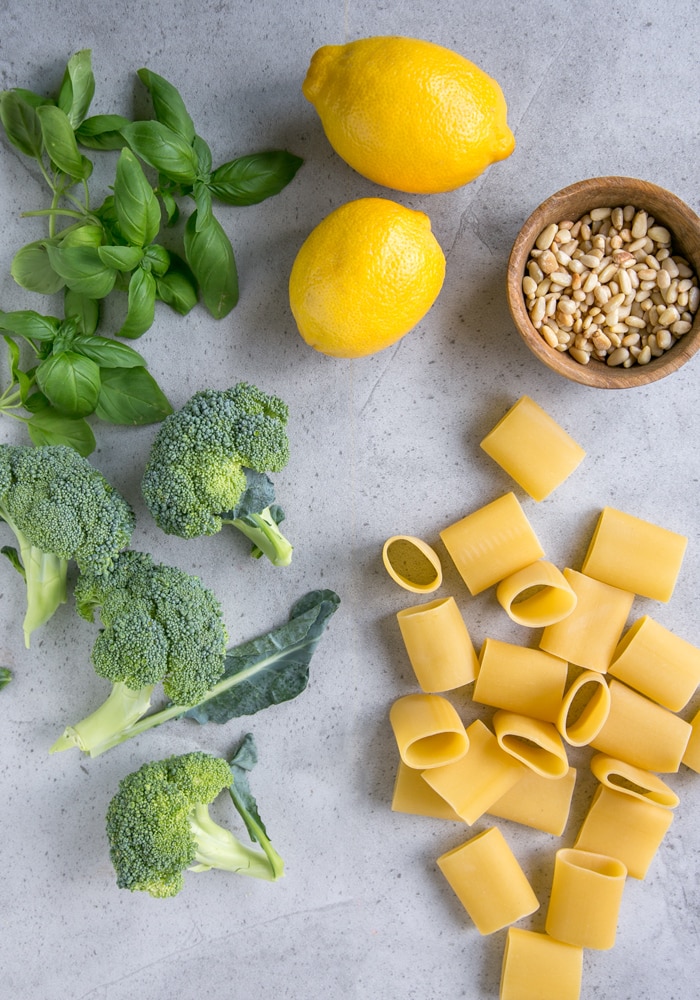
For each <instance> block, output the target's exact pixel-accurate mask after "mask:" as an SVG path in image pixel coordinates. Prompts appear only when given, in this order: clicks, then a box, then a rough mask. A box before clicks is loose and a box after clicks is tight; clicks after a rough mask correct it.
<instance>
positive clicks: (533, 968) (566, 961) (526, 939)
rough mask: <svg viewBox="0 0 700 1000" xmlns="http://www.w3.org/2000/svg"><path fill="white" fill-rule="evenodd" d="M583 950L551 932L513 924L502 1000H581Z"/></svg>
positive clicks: (501, 995) (509, 934)
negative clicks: (561, 939)
mask: <svg viewBox="0 0 700 1000" xmlns="http://www.w3.org/2000/svg"><path fill="white" fill-rule="evenodd" d="M582 975H583V949H582V948H577V947H575V946H574V945H571V944H564V942H563V941H555V939H554V938H553V937H550V936H549V934H542V933H540V932H538V931H528V930H525V929H524V928H522V927H509V928H508V933H507V936H506V945H505V949H504V952H503V964H502V967H501V987H500V992H499V994H498V996H499V1000H579V998H580V996H581V978H582Z"/></svg>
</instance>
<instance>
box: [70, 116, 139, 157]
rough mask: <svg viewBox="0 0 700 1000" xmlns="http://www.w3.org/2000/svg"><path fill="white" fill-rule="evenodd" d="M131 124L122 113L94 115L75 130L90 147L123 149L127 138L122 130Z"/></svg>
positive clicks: (81, 140)
mask: <svg viewBox="0 0 700 1000" xmlns="http://www.w3.org/2000/svg"><path fill="white" fill-rule="evenodd" d="M130 124H131V123H130V121H129V119H128V118H124V117H123V116H122V115H93V116H92V117H90V118H86V119H85V121H84V122H82V124H81V125H80V126H79V127H78V128H77V129H76V130H75V138H76V140H77V141H78V143H79V144H80V145H81V146H86V147H87V148H88V149H123V148H124V146H125V145H126V139H125V138H124V136H123V135H122V133H121V130H122V129H123V128H124V126H125V125H130Z"/></svg>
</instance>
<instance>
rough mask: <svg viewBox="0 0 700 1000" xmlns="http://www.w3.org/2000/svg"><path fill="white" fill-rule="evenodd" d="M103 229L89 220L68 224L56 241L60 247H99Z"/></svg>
mask: <svg viewBox="0 0 700 1000" xmlns="http://www.w3.org/2000/svg"><path fill="white" fill-rule="evenodd" d="M103 237H104V230H103V228H102V226H95V225H93V224H92V223H89V222H77V223H76V224H75V225H74V226H68V227H67V228H66V229H64V230H62V231H61V233H60V239H58V240H57V241H56V242H57V243H58V244H59V245H60V246H62V247H99V246H101V244H102V240H103Z"/></svg>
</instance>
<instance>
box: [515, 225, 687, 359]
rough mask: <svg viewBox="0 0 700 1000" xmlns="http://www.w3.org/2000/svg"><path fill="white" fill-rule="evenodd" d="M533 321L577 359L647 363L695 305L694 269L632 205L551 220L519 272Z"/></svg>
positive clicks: (674, 336) (675, 336)
mask: <svg viewBox="0 0 700 1000" xmlns="http://www.w3.org/2000/svg"><path fill="white" fill-rule="evenodd" d="M523 294H524V296H525V304H526V306H527V310H528V313H529V315H530V321H531V322H532V325H533V326H534V327H535V328H536V329H537V330H539V332H540V333H541V335H542V337H543V339H544V340H545V341H546V343H547V344H549V346H550V347H552V348H554V350H557V351H562V352H564V351H568V353H569V354H570V356H571V357H572V358H574V360H575V361H577V362H579V364H582V365H587V364H588V363H589V362H590V361H591V360H592V359H593V360H598V361H602V362H604V363H606V364H608V365H610V366H611V367H622V368H630V367H631V366H632V365H634V364H639V365H645V364H648V363H649V362H650V361H651V360H652V358H656V357H660V355H662V354H663V353H664V352H665V351H667V350H668V349H669V348H670V347H672V346H673V345H674V344H675V343H676V342H677V341H678V340H679V339H680V338H681V337H682V336H683V335H684V334H686V333H687V332H688V331H689V330H690V328H691V326H692V324H693V318H694V316H695V313H696V311H697V309H698V306H699V305H700V288H699V287H698V279H697V275H696V274H695V272H694V271H693V269H692V267H691V266H690V264H689V263H688V261H687V260H685V258H683V257H680V256H678V255H676V254H674V253H673V248H672V234H671V233H670V232H669V231H668V229H667V228H666V227H665V226H661V225H659V224H657V223H656V221H655V220H654V218H653V217H652V216H650V215H649V214H648V213H647V212H646V211H644V210H643V209H638V208H635V207H634V206H632V205H626V206H624V207H616V208H607V207H606V208H594V209H592V210H591V211H590V212H588V213H587V214H586V215H584V216H583V217H582V218H581V219H579V220H578V221H576V222H570V221H568V220H567V221H563V222H560V223H554V222H553V223H551V224H550V225H549V226H547V227H546V229H544V230H543V231H542V232H541V233H540V235H539V236H538V237H537V239H536V241H535V246H534V247H533V249H532V250H531V252H530V256H529V258H528V263H527V267H526V273H525V277H524V278H523Z"/></svg>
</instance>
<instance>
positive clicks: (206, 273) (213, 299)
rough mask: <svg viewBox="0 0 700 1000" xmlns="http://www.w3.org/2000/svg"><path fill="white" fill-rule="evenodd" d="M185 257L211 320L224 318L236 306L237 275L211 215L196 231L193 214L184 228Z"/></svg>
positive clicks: (226, 241) (223, 236)
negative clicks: (205, 223)
mask: <svg viewBox="0 0 700 1000" xmlns="http://www.w3.org/2000/svg"><path fill="white" fill-rule="evenodd" d="M184 244H185V256H186V258H187V263H188V264H189V265H190V267H191V268H192V272H193V273H194V276H195V278H196V279H197V281H198V283H199V287H200V288H201V290H202V298H203V300H204V304H205V305H206V307H207V309H208V310H209V312H210V313H211V314H212V316H214V317H215V319H221V318H222V317H224V316H226V315H228V313H230V312H231V310H232V309H233V307H234V306H235V305H236V303H237V302H238V274H237V271H236V261H235V258H234V256H233V247H232V246H231V241H230V240H229V238H228V236H227V235H226V233H225V232H224V230H223V229H222V227H221V224H220V223H219V222H218V220H217V219H216V218H215V217H214V216H213V215H212V216H210V218H209V223H208V225H207V226H204V227H202V228H201V229H199V230H198V228H197V212H196V211H194V212H193V213H192V215H190V217H189V219H188V220H187V223H186V225H185V238H184Z"/></svg>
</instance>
